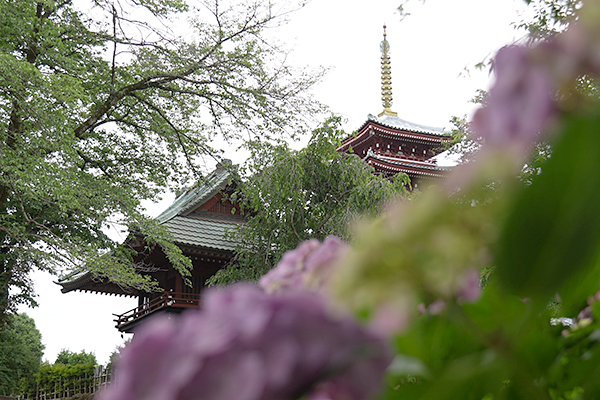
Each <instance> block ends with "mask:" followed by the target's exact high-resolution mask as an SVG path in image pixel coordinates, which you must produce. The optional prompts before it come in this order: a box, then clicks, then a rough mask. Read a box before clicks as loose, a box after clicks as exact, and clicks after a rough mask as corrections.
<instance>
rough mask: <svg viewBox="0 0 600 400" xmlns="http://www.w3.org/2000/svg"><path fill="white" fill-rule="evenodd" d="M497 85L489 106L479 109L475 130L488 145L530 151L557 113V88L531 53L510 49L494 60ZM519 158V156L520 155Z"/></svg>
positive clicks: (491, 93)
mask: <svg viewBox="0 0 600 400" xmlns="http://www.w3.org/2000/svg"><path fill="white" fill-rule="evenodd" d="M495 69H496V83H495V85H494V86H493V87H492V88H491V89H490V93H489V98H488V104H487V106H486V107H483V108H480V109H479V110H477V112H476V113H475V115H474V116H473V121H472V127H473V129H474V130H475V132H476V133H477V134H478V135H480V136H481V137H482V138H483V139H484V142H485V146H488V147H489V146H491V147H509V148H514V149H515V150H516V151H518V150H520V149H522V150H524V151H525V152H528V151H529V150H530V147H531V145H532V144H533V143H535V142H536V140H537V137H538V134H539V133H540V131H541V130H542V129H543V128H544V127H545V124H546V123H547V122H548V120H549V118H550V117H551V116H552V115H553V112H554V95H555V86H554V82H553V80H552V77H551V76H550V74H549V71H548V70H547V69H546V67H545V66H544V64H541V63H538V62H536V60H535V59H534V58H533V57H532V51H531V49H529V48H526V47H522V46H507V47H503V48H502V49H500V51H498V54H497V55H496V59H495ZM519 156H520V155H519Z"/></svg>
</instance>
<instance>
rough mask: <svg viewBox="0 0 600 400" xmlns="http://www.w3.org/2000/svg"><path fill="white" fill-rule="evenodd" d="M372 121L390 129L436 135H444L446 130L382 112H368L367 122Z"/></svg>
mask: <svg viewBox="0 0 600 400" xmlns="http://www.w3.org/2000/svg"><path fill="white" fill-rule="evenodd" d="M369 121H373V122H375V123H378V124H380V125H383V126H386V127H388V128H392V129H398V130H403V131H407V132H415V133H426V134H429V135H436V136H445V135H446V132H444V128H434V127H431V126H425V125H419V124H415V123H412V122H409V121H406V120H403V119H402V118H399V117H398V116H397V115H390V114H383V115H381V116H379V117H377V116H375V115H372V114H369V115H368V117H367V122H366V123H368V122H369Z"/></svg>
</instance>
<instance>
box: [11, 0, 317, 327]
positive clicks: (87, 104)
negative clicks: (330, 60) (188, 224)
mask: <svg viewBox="0 0 600 400" xmlns="http://www.w3.org/2000/svg"><path fill="white" fill-rule="evenodd" d="M84 4H86V3H84V2H81V3H79V2H76V1H72V0H56V1H55V0H19V1H16V0H8V1H4V2H2V3H1V4H0V33H1V35H0V291H1V295H0V315H4V314H5V312H6V310H8V309H11V308H14V306H15V305H16V304H19V303H27V304H30V305H35V301H34V293H33V288H32V285H31V282H30V280H29V274H30V272H31V271H32V269H34V268H39V269H42V270H48V271H51V272H56V271H57V269H58V268H64V267H65V266H70V267H74V268H87V269H89V270H90V271H92V272H93V273H95V274H97V275H99V276H101V277H107V278H109V279H111V280H112V281H113V282H115V283H117V284H120V285H128V286H132V287H136V288H143V289H145V290H151V289H152V288H153V287H156V286H155V285H154V286H153V284H152V282H150V281H149V280H148V279H147V278H145V277H143V276H140V275H139V274H137V273H138V272H140V271H142V270H141V269H140V268H141V266H134V265H133V264H132V263H131V251H130V250H129V249H128V248H126V247H125V246H120V245H118V244H116V243H115V242H113V241H112V240H111V239H110V238H109V237H107V235H106V234H105V233H104V229H105V228H106V227H107V226H110V225H111V224H115V223H120V224H123V225H125V226H126V227H127V229H129V231H130V232H134V231H135V232H137V233H139V234H141V235H144V236H145V239H146V242H147V244H148V245H149V246H155V245H158V246H162V248H163V249H164V251H165V252H166V254H167V255H168V257H169V259H170V261H171V263H172V264H173V266H174V267H175V268H176V269H177V270H179V271H180V272H181V273H182V274H184V275H185V274H186V273H187V270H188V269H189V268H190V265H191V264H190V262H189V260H187V259H186V258H185V257H183V256H182V254H181V252H180V251H179V249H178V248H177V247H176V246H174V245H173V244H172V243H171V242H170V240H169V235H168V233H167V232H166V231H165V230H164V229H161V228H160V227H159V226H157V224H156V223H155V222H154V221H152V220H151V219H149V218H148V217H146V216H145V215H144V213H143V211H144V210H143V208H142V207H141V205H140V202H141V201H143V200H156V199H157V198H158V197H159V196H160V193H161V192H162V191H164V190H165V189H166V188H171V189H174V190H175V189H176V188H178V187H181V186H182V185H184V184H185V183H186V182H187V181H188V180H189V179H194V180H197V179H201V171H200V167H201V164H202V158H201V157H202V156H207V155H208V156H214V155H215V154H216V153H215V151H214V149H213V148H212V147H211V145H210V143H211V141H212V140H213V139H214V138H215V137H218V136H220V137H223V138H225V139H227V140H233V139H238V138H241V137H246V138H248V137H249V138H263V139H268V138H270V137H276V136H279V135H281V134H282V133H285V132H291V131H290V130H289V128H288V127H289V126H291V125H293V126H295V127H302V126H303V122H302V121H301V120H298V119H297V118H296V117H295V115H296V112H305V113H307V112H311V111H313V110H314V109H315V107H313V102H312V101H311V99H310V98H309V97H308V96H306V95H304V93H305V91H306V89H308V88H309V87H310V86H311V85H312V84H313V83H314V82H315V81H316V80H318V79H319V77H320V73H318V72H317V73H315V74H309V73H299V74H295V72H294V71H292V70H291V69H290V68H289V67H287V66H286V65H285V63H284V62H283V61H284V60H283V57H284V55H283V54H282V53H281V51H280V50H279V49H278V48H277V47H275V46H272V45H270V44H268V43H267V41H266V39H265V37H264V34H263V31H264V30H265V29H267V28H270V27H273V26H276V25H277V24H279V23H280V22H281V21H282V17H284V16H285V15H286V14H287V13H288V12H289V11H290V10H289V7H287V6H284V5H278V4H275V3H273V2H262V1H257V0H246V1H233V2H231V3H228V2H227V1H226V0H223V1H221V0H206V1H202V2H200V4H199V6H200V7H199V8H198V9H193V8H192V7H189V6H188V5H186V3H185V2H184V1H182V0H153V1H145V0H144V1H133V0H132V1H128V0H114V1H109V0H94V1H93V2H90V7H91V9H90V10H84V9H83V8H81V7H83V6H84ZM78 6H79V7H80V8H78ZM138 16H139V18H138ZM185 20H188V21H190V23H189V27H188V30H187V31H186V32H185V37H184V36H181V35H179V36H178V35H176V34H175V31H174V30H175V28H178V29H181V27H180V26H181V25H183V23H182V22H183V21H185ZM175 24H177V25H178V26H175ZM169 27H170V28H169ZM296 76H298V77H299V78H296Z"/></svg>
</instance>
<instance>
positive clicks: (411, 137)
mask: <svg viewBox="0 0 600 400" xmlns="http://www.w3.org/2000/svg"><path fill="white" fill-rule="evenodd" d="M381 52H382V56H381V79H382V102H383V107H384V109H383V112H382V113H380V114H379V115H378V116H373V115H369V116H368V119H367V121H366V122H365V123H364V124H363V125H362V126H361V127H360V129H359V130H358V131H357V132H356V134H354V135H352V136H350V137H349V138H347V139H346V140H345V141H344V142H343V143H342V144H341V146H340V147H339V148H338V151H340V152H347V153H354V154H357V155H358V156H360V157H361V158H362V159H364V160H365V162H366V163H368V164H369V165H371V166H372V167H373V168H374V170H375V172H376V173H379V174H383V175H384V176H386V177H392V176H393V175H395V174H397V173H398V172H403V173H406V174H407V175H408V176H409V177H410V179H411V187H412V188H416V187H417V186H419V185H421V184H426V183H427V182H433V181H435V180H437V179H440V178H443V177H444V176H445V175H446V174H447V173H448V171H449V169H448V168H444V167H440V166H437V165H436V162H435V161H434V159H433V157H434V156H436V155H437V154H439V153H440V152H442V150H443V149H444V146H445V144H446V143H448V142H449V141H450V140H451V138H450V136H449V135H447V134H446V133H444V131H443V130H442V129H438V128H431V127H427V126H422V125H417V124H413V123H410V122H407V121H405V120H403V119H400V118H399V117H398V115H397V113H395V112H393V111H392V109H391V106H392V77H391V63H390V46H389V43H388V41H387V38H386V31H385V26H384V34H383V41H382V43H381ZM230 167H231V161H228V160H225V162H224V164H223V165H218V166H217V168H216V170H215V171H213V172H212V173H211V174H209V175H208V176H207V177H205V178H204V179H203V180H202V181H201V182H200V183H199V184H198V185H197V186H195V187H193V188H192V189H190V190H188V191H187V192H185V193H183V194H181V195H179V196H178V197H177V198H176V199H175V201H174V202H173V204H171V205H170V206H169V207H168V208H167V209H166V210H165V211H163V212H162V214H160V215H159V216H158V217H157V219H158V221H159V223H160V224H162V225H163V226H165V227H166V228H167V229H168V230H169V232H170V233H171V234H172V235H173V238H174V241H175V244H177V246H179V247H180V248H181V250H182V252H183V254H184V255H186V256H187V257H189V258H190V259H191V260H192V264H193V270H192V275H191V277H190V280H191V283H192V286H189V285H186V283H185V282H184V279H183V278H182V276H181V275H180V274H179V273H178V272H177V271H176V270H175V269H174V268H173V267H172V266H171V264H170V262H169V261H168V259H167V257H166V255H165V254H164V252H163V251H162V250H161V249H160V247H158V246H154V247H150V248H149V250H148V246H147V244H146V243H145V241H144V239H143V238H142V237H140V236H139V235H136V234H135V233H132V234H131V235H130V237H129V238H128V239H127V240H126V242H125V245H127V246H130V247H131V248H132V249H133V250H135V251H136V256H135V258H134V263H136V265H142V266H144V268H143V269H142V270H140V271H141V272H142V273H144V274H148V275H150V276H151V277H152V278H153V279H154V280H156V282H158V284H159V285H160V287H161V288H163V289H164V290H163V291H160V292H151V293H149V292H142V291H140V290H136V289H131V288H125V287H122V286H119V285H116V284H115V283H113V282H110V281H108V280H106V279H102V278H99V277H97V276H94V275H93V274H92V273H90V272H88V271H86V270H82V271H79V272H77V271H76V272H74V273H71V274H69V275H67V276H65V277H62V278H61V279H59V282H58V284H59V285H61V286H62V292H63V293H67V292H71V291H77V290H78V291H84V292H94V293H105V294H114V295H120V296H130V297H136V298H137V299H138V306H137V307H136V308H134V309H132V310H130V311H127V312H125V313H123V314H115V316H116V319H115V322H116V326H117V329H119V330H120V331H121V332H132V331H133V330H135V328H136V326H138V325H139V324H140V323H141V322H143V321H144V320H146V319H147V318H148V317H149V316H151V315H155V314H159V313H164V312H170V313H179V312H182V311H183V310H186V309H188V308H197V307H199V306H200V295H201V293H202V291H203V289H204V284H205V281H206V280H207V279H208V278H210V277H211V276H212V275H214V274H215V273H216V272H217V271H218V270H219V269H220V268H222V267H223V266H225V265H227V263H228V262H229V261H230V260H231V259H232V257H233V252H234V250H235V248H236V246H237V243H236V242H234V241H233V240H232V239H230V238H229V237H228V235H227V232H228V231H229V230H231V229H234V228H235V227H236V226H237V225H238V224H242V223H244V218H243V216H241V215H240V212H239V210H240V207H239V206H238V205H237V204H232V203H231V202H230V200H229V197H228V196H227V195H228V194H230V193H232V192H233V191H234V190H235V187H234V186H233V183H232V182H231V172H230V170H231V168H230Z"/></svg>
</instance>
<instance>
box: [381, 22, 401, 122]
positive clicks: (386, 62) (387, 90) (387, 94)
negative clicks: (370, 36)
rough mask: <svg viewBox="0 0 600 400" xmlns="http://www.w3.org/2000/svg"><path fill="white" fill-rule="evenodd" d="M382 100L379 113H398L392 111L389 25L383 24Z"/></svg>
mask: <svg viewBox="0 0 600 400" xmlns="http://www.w3.org/2000/svg"><path fill="white" fill-rule="evenodd" d="M380 48H381V102H382V103H383V112H382V113H381V114H379V116H380V117H381V116H382V115H384V114H388V115H398V114H397V113H395V112H393V111H392V62H391V60H390V44H389V42H388V41H387V27H386V26H385V25H383V41H382V42H381V46H380Z"/></svg>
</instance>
